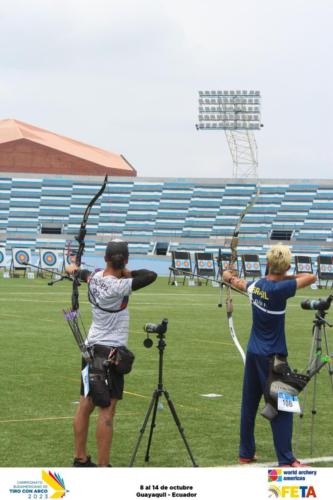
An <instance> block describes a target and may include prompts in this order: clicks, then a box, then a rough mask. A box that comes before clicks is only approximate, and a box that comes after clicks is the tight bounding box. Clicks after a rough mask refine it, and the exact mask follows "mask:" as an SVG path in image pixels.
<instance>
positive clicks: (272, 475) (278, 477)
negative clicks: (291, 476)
mask: <svg viewBox="0 0 333 500" xmlns="http://www.w3.org/2000/svg"><path fill="white" fill-rule="evenodd" d="M277 481H282V469H268V482H269V483H272V482H277Z"/></svg>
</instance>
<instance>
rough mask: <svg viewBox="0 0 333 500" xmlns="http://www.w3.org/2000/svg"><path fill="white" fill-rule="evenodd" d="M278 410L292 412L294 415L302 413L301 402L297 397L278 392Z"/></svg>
mask: <svg viewBox="0 0 333 500" xmlns="http://www.w3.org/2000/svg"><path fill="white" fill-rule="evenodd" d="M278 410H281V411H290V412H292V413H301V408H300V406H299V400H298V397H297V396H292V395H291V394H288V393H287V392H281V391H279V392H278Z"/></svg>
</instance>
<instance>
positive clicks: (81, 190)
mask: <svg viewBox="0 0 333 500" xmlns="http://www.w3.org/2000/svg"><path fill="white" fill-rule="evenodd" d="M101 183H102V178H101V177H89V178H87V177H82V176H71V175H51V174H45V175H40V174H26V173H25V174H13V173H4V172H3V173H1V174H0V199H1V202H0V243H1V245H2V246H5V248H6V251H7V252H10V251H11V249H12V248H14V247H17V246H20V247H24V248H30V249H31V250H32V251H33V252H36V251H38V249H39V248H41V247H43V248H45V247H47V248H53V249H63V248H64V246H65V243H66V241H67V240H72V239H74V235H75V234H76V233H77V231H78V228H79V225H80V222H81V219H82V213H83V211H84V209H85V207H86V205H87V203H88V202H89V201H90V199H91V197H92V195H93V194H95V193H96V191H97V190H98V188H99V187H100V185H101ZM255 192H256V186H255V184H254V183H253V180H251V179H244V180H241V179H237V181H236V180H235V179H180V178H177V179H172V178H140V177H110V178H109V182H108V186H107V188H106V190H105V192H104V194H103V196H102V197H101V198H100V199H99V200H98V201H97V203H96V205H95V206H94V207H93V209H92V212H91V216H90V218H89V223H88V233H87V240H86V242H87V252H88V253H89V254H90V255H93V254H94V255H98V254H101V253H102V251H103V248H104V245H105V242H106V241H108V240H109V239H110V238H111V237H121V238H124V239H127V240H128V241H129V244H130V251H131V253H132V254H133V253H136V254H140V255H147V254H150V255H152V254H156V253H160V252H158V249H161V248H164V249H165V251H164V252H162V253H166V252H167V253H168V252H170V251H172V250H188V251H210V252H217V251H218V249H219V248H222V249H223V248H228V246H229V245H230V238H231V236H232V234H233V231H234V227H235V224H236V222H237V220H238V218H239V215H240V213H241V212H242V210H243V209H244V207H245V206H246V205H247V203H248V201H249V200H250V199H251V197H252V196H254V195H255ZM332 228H333V181H330V180H300V181H297V180H290V179H289V180H279V181H276V180H272V179H266V180H262V181H261V182H260V194H259V197H258V199H257V200H256V202H255V204H254V205H253V206H252V207H251V209H250V210H249V211H248V213H247V214H246V216H245V219H244V221H243V223H242V226H241V233H240V240H239V246H238V251H239V254H242V253H243V254H244V253H257V254H259V255H260V256H261V257H263V255H264V253H265V251H266V248H267V246H268V245H270V244H272V243H274V242H276V240H286V242H287V243H288V244H289V245H290V246H291V248H292V251H293V253H294V254H295V253H297V254H302V255H309V256H310V257H312V258H316V257H317V256H318V255H320V254H321V255H333V230H332Z"/></svg>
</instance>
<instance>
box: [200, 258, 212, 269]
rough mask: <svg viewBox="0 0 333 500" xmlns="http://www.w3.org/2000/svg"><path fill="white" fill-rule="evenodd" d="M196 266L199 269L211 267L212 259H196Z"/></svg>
mask: <svg viewBox="0 0 333 500" xmlns="http://www.w3.org/2000/svg"><path fill="white" fill-rule="evenodd" d="M198 266H199V268H200V269H212V268H213V261H212V260H198Z"/></svg>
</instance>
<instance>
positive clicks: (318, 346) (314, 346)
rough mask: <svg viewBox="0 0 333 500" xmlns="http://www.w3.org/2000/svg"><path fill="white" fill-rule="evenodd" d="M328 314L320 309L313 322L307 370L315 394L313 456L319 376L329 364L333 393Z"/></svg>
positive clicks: (301, 420) (301, 419) (311, 447)
mask: <svg viewBox="0 0 333 500" xmlns="http://www.w3.org/2000/svg"><path fill="white" fill-rule="evenodd" d="M326 314H327V312H326V311H325V310H324V309H319V310H318V311H317V312H316V315H315V319H314V320H313V327H312V343H311V348H310V356H309V362H308V366H307V369H306V374H307V375H309V377H310V378H313V394H312V408H311V431H310V454H311V456H312V455H313V449H314V427H315V416H316V414H317V410H316V399H317V374H318V373H319V371H320V370H321V368H322V367H323V366H324V365H325V364H326V363H327V369H328V375H329V378H330V380H331V385H332V391H333V369H332V365H331V363H330V359H331V358H332V355H330V353H329V348H328V340H327V334H326V325H327V326H329V327H332V326H333V325H331V324H330V323H328V321H327V320H326V319H325V316H326ZM323 340H324V347H325V352H324V353H323V346H322V342H323ZM307 388H308V385H307V386H306V387H305V389H304V398H303V403H302V405H301V413H300V418H299V425H298V429H297V438H296V455H297V453H298V448H299V441H300V436H301V430H302V422H303V417H304V410H305V403H306V395H307Z"/></svg>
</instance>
